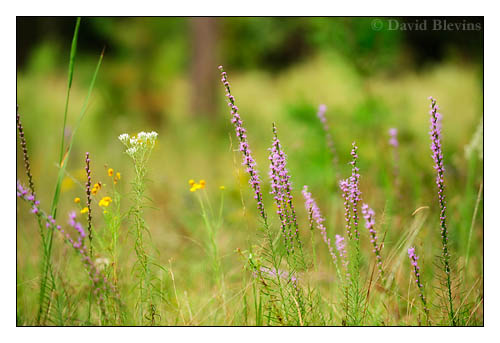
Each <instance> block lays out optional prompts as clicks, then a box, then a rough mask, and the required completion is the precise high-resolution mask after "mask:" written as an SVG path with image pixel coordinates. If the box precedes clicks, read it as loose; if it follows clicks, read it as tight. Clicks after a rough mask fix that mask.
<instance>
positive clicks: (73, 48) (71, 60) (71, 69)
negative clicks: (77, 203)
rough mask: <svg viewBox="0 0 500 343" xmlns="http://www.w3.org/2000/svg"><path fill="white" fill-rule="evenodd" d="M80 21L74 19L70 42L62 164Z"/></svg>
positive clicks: (61, 151) (62, 136) (62, 138)
mask: <svg viewBox="0 0 500 343" xmlns="http://www.w3.org/2000/svg"><path fill="white" fill-rule="evenodd" d="M80 20H81V18H80V17H78V18H77V19H76V25H75V32H74V34H73V41H72V42H71V52H70V54H69V67H68V89H67V91H66V103H65V105H64V121H63V127H62V133H61V149H60V153H59V163H61V162H62V158H63V152H64V131H65V130H66V119H67V117H68V105H69V93H70V91H71V84H72V83H73V72H74V70H75V58H76V46H77V42H78V32H79V31H80Z"/></svg>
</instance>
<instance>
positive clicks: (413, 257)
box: [408, 247, 429, 319]
mask: <svg viewBox="0 0 500 343" xmlns="http://www.w3.org/2000/svg"><path fill="white" fill-rule="evenodd" d="M408 257H409V258H410V263H411V265H412V269H413V273H414V274H415V282H416V284H417V287H418V290H419V295H420V299H421V300H422V304H423V305H424V312H425V314H426V316H427V319H428V318H429V310H428V308H427V301H426V300H425V295H424V285H423V284H422V282H421V278H420V267H419V266H418V256H417V255H416V254H415V247H411V248H409V249H408Z"/></svg>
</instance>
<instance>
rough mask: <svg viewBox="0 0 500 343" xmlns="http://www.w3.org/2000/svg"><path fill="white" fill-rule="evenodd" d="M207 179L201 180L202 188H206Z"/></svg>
mask: <svg viewBox="0 0 500 343" xmlns="http://www.w3.org/2000/svg"><path fill="white" fill-rule="evenodd" d="M205 184H206V181H205V180H200V186H201V188H205Z"/></svg>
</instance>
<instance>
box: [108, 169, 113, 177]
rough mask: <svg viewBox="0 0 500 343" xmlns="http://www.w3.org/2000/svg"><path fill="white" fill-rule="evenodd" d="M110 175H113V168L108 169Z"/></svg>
mask: <svg viewBox="0 0 500 343" xmlns="http://www.w3.org/2000/svg"><path fill="white" fill-rule="evenodd" d="M108 176H113V168H109V169H108Z"/></svg>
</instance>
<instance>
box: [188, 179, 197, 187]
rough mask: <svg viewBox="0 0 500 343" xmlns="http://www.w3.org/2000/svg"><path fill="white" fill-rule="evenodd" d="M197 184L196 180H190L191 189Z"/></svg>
mask: <svg viewBox="0 0 500 343" xmlns="http://www.w3.org/2000/svg"><path fill="white" fill-rule="evenodd" d="M195 183H196V182H194V180H193V179H191V180H189V185H190V186H191V187H193V185H194V184H195Z"/></svg>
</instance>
